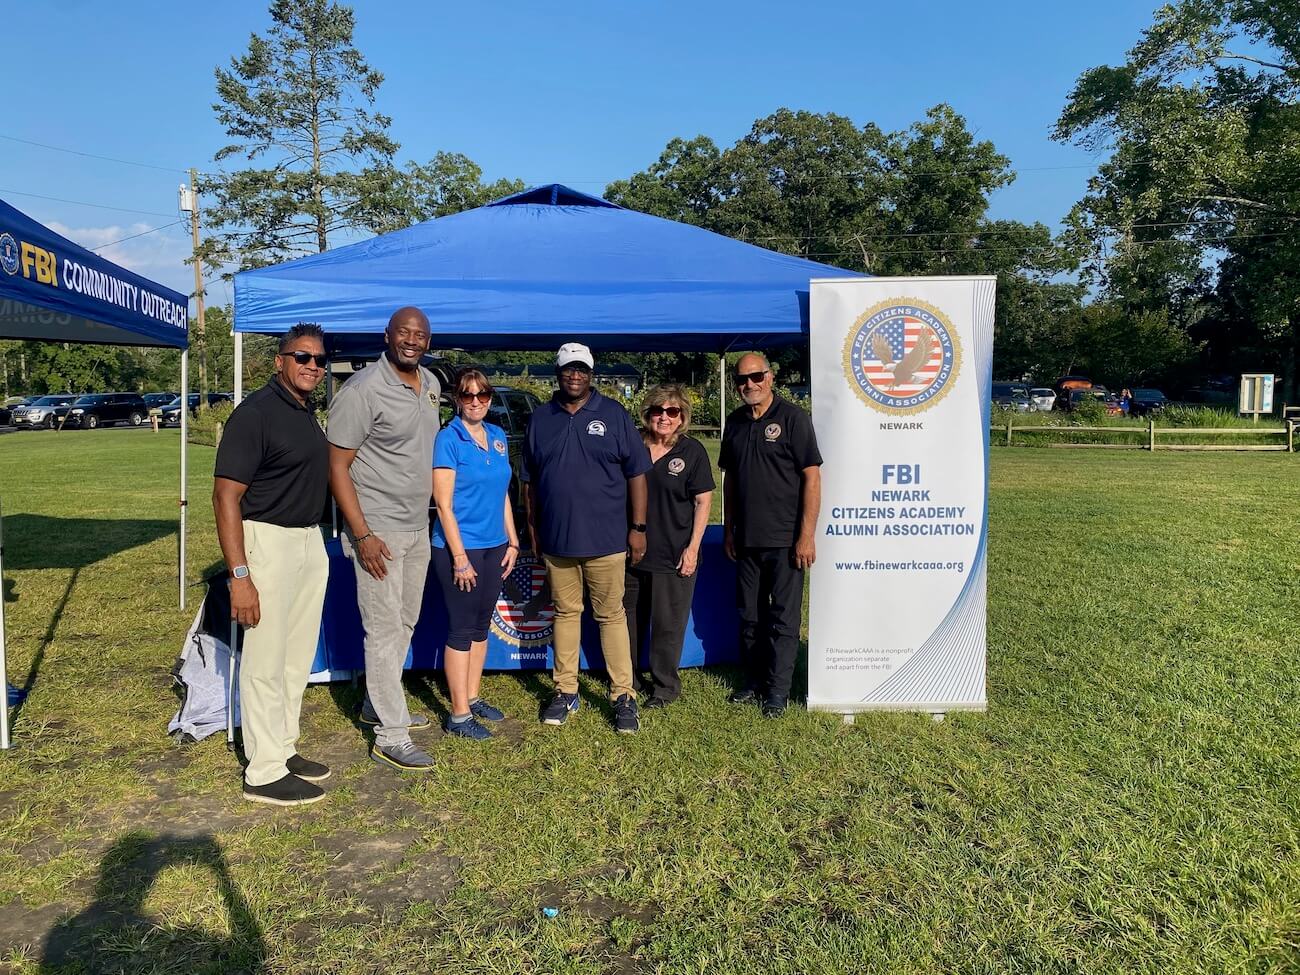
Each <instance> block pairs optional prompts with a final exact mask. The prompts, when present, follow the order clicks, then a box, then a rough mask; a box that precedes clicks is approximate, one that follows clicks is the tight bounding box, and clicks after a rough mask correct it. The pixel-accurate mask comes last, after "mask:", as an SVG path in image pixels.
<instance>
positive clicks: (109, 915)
mask: <svg viewBox="0 0 1300 975" xmlns="http://www.w3.org/2000/svg"><path fill="white" fill-rule="evenodd" d="M169 867H182V868H183V867H200V868H203V869H204V870H205V871H207V872H209V873H210V874H211V876H212V877H213V879H214V880H215V882H216V886H217V892H218V893H219V894H220V896H221V902H222V906H223V907H224V909H225V912H226V916H227V919H228V922H229V930H230V933H229V934H228V935H227V934H223V933H219V932H218V931H215V930H211V929H209V928H206V927H202V926H200V925H197V924H179V925H171V924H167V923H165V922H162V923H160V920H159V918H157V917H153V916H151V915H149V914H148V913H146V912H145V910H144V904H145V901H146V899H147V898H148V896H149V892H150V890H151V889H152V888H153V885H154V883H155V882H156V881H157V879H158V877H159V875H160V874H161V873H162V872H163V871H164V870H166V869H168V868H169ZM42 961H43V962H44V968H43V969H42V971H46V972H55V971H59V970H62V969H65V968H70V969H72V970H76V971H88V972H90V971H142V972H143V971H149V972H187V973H213V975H216V973H226V972H243V973H255V972H263V971H266V941H265V939H264V937H263V935H262V928H261V925H260V924H259V923H258V921H257V917H256V915H255V914H254V913H253V910H252V908H251V907H250V906H249V904H248V901H247V900H245V898H244V896H243V894H242V893H241V892H240V890H239V888H238V887H237V886H235V882H234V880H233V879H232V878H231V876H230V868H229V866H228V865H227V863H226V858H225V856H224V854H223V853H222V851H221V846H220V845H219V844H218V843H217V841H216V839H215V837H213V836H211V835H203V836H197V837H195V836H152V835H150V834H147V833H140V832H136V833H128V834H127V835H125V836H123V837H122V838H121V839H120V840H118V841H117V842H116V843H114V844H113V846H112V847H110V848H109V850H108V852H107V853H106V854H105V855H104V859H103V860H102V861H101V862H100V867H99V880H98V882H97V883H96V885H95V900H94V902H93V903H92V904H91V905H90V906H89V907H87V908H86V909H85V910H84V911H82V912H81V913H80V914H77V915H75V916H73V917H70V918H67V919H65V920H63V921H61V922H59V924H58V925H57V926H56V927H55V928H54V929H53V930H52V931H50V934H49V936H48V937H47V938H46V941H45V948H44V953H43V957H42Z"/></svg>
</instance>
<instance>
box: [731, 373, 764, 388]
mask: <svg viewBox="0 0 1300 975" xmlns="http://www.w3.org/2000/svg"><path fill="white" fill-rule="evenodd" d="M735 378H736V385H737V386H744V385H745V384H746V383H753V384H754V385H755V386H757V385H759V384H760V383H761V382H762V381H763V380H764V379H766V378H767V370H766V369H760V370H759V371H758V372H738V373H736V377H735Z"/></svg>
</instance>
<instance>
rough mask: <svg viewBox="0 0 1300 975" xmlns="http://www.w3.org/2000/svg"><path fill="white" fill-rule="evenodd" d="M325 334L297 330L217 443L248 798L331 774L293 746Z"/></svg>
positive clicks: (314, 614)
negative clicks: (238, 644)
mask: <svg viewBox="0 0 1300 975" xmlns="http://www.w3.org/2000/svg"><path fill="white" fill-rule="evenodd" d="M325 367H326V359H325V344H324V334H323V333H322V332H321V329H320V326H318V325H308V324H304V325H295V326H294V327H293V328H291V329H290V330H289V331H288V332H287V333H286V334H285V335H284V337H283V338H281V339H280V346H279V351H278V352H277V353H276V356H275V375H274V376H272V377H271V381H270V382H268V383H267V384H266V385H265V386H263V387H262V388H261V389H259V390H257V392H255V393H252V394H251V395H250V396H249V397H248V398H247V399H245V400H244V401H243V402H242V403H240V404H239V406H237V407H236V408H235V412H234V413H232V414H231V416H230V419H229V421H227V423H226V430H225V435H224V436H223V437H222V438H221V445H220V446H219V447H218V448H217V461H216V466H215V469H214V472H213V473H214V484H213V488H212V507H213V510H214V512H215V514H216V521H217V540H218V541H219V542H220V543H221V554H222V555H223V556H224V558H225V560H226V566H227V568H228V569H229V571H230V615H231V619H234V620H237V621H238V622H239V623H240V624H241V625H242V626H243V627H244V639H243V654H242V657H241V666H240V668H239V703H240V711H241V715H242V726H243V735H244V756H245V757H246V758H247V759H248V767H247V768H246V769H245V770H244V798H245V799H248V800H250V801H252V802H264V803H268V804H270V805H275V806H298V805H304V804H306V803H311V802H316V801H317V800H319V799H322V798H324V796H325V793H324V792H323V791H322V790H321V788H320V786H318V785H315V783H316V782H320V781H322V780H323V779H327V778H329V775H330V770H329V768H328V767H327V766H325V765H322V764H321V763H320V762H312V761H309V760H307V759H305V758H303V757H302V756H301V755H299V754H298V751H297V741H298V732H299V727H298V716H299V712H300V711H301V709H302V696H303V692H304V691H305V690H306V688H307V678H308V676H309V674H310V671H311V662H312V660H313V659H314V658H315V656H316V644H317V641H318V640H319V638H320V618H321V609H322V607H323V606H324V605H325V583H326V580H327V579H328V577H329V559H328V557H327V556H326V554H325V542H324V540H323V539H322V537H321V531H320V521H321V518H322V516H323V514H324V512H325V505H326V502H327V501H328V499H329V452H328V447H327V445H326V443H325V433H324V431H322V430H321V428H320V424H318V423H317V422H316V416H315V413H314V409H313V404H312V402H311V400H310V396H311V393H312V391H313V390H315V388H316V387H317V386H318V385H319V384H320V381H321V380H322V379H323V378H324V377H325Z"/></svg>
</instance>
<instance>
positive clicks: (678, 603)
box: [623, 385, 714, 708]
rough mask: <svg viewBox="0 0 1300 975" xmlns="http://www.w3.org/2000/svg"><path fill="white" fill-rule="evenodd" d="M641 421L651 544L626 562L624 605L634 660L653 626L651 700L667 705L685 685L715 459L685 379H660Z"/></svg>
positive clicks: (650, 705)
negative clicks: (694, 427) (698, 435)
mask: <svg viewBox="0 0 1300 975" xmlns="http://www.w3.org/2000/svg"><path fill="white" fill-rule="evenodd" d="M641 422H642V434H641V436H642V439H643V440H644V441H645V445H646V447H647V448H648V449H649V451H650V461H651V464H652V466H651V468H650V471H649V472H648V473H647V474H646V524H647V528H646V549H645V558H643V559H642V560H641V561H640V562H638V563H637V564H636V565H635V566H632V565H629V566H628V569H627V575H626V577H625V579H624V583H623V588H624V595H623V606H624V608H625V610H626V612H627V630H628V636H629V638H630V643H631V649H632V664H633V667H637V666H638V664H639V661H640V653H639V645H640V635H641V633H642V631H644V630H645V629H647V627H648V629H649V633H650V654H649V657H650V684H651V696H650V699H649V700H647V701H646V702H645V706H646V708H662V707H667V706H668V705H669V704H672V703H673V702H674V701H676V700H677V698H678V697H680V696H681V693H682V681H681V677H680V676H679V675H678V672H677V671H678V668H679V666H680V665H681V661H682V643H683V641H684V640H685V637H686V621H687V619H688V618H689V617H690V615H691V600H692V598H693V597H694V595H695V580H696V578H697V570H698V568H699V564H700V543H701V542H702V541H703V540H704V530H705V528H707V527H708V525H709V513H710V510H711V507H712V503H713V487H714V484H713V465H712V464H711V463H710V461H709V455H708V453H707V452H706V451H705V449H704V447H703V445H702V444H701V443H700V442H699V441H698V440H696V439H694V438H693V437H689V436H687V435H686V432H687V431H688V430H689V429H690V426H691V401H690V397H689V396H688V395H687V393H686V390H685V389H683V388H682V387H681V386H676V385H662V386H655V387H654V388H653V389H651V390H650V391H649V392H648V393H646V397H645V401H644V402H643V404H642V406H641Z"/></svg>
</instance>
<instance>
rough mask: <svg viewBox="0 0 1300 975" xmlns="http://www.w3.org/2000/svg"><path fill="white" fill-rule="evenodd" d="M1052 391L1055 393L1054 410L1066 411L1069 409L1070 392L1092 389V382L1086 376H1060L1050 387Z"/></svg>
mask: <svg viewBox="0 0 1300 975" xmlns="http://www.w3.org/2000/svg"><path fill="white" fill-rule="evenodd" d="M1052 389H1053V390H1055V391H1056V408H1057V409H1058V410H1068V409H1069V408H1070V391H1071V390H1075V389H1092V380H1091V379H1088V378H1087V377H1086V376H1062V377H1061V378H1060V379H1058V380H1057V381H1056V382H1055V383H1054V384H1053V385H1052Z"/></svg>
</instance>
